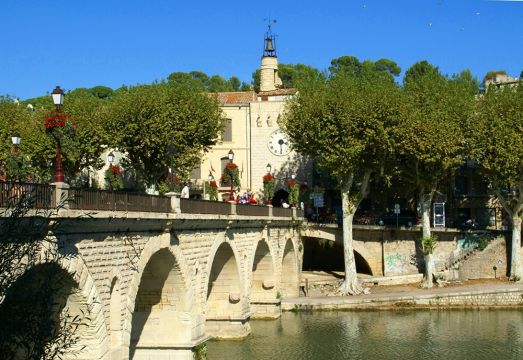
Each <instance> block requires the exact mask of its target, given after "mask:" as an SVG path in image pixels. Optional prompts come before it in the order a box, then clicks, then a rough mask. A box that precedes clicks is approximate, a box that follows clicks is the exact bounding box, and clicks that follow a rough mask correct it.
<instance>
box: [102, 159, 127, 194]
mask: <svg viewBox="0 0 523 360" xmlns="http://www.w3.org/2000/svg"><path fill="white" fill-rule="evenodd" d="M105 181H106V182H107V184H108V187H109V189H110V190H120V189H123V174H122V168H121V167H120V165H109V168H108V169H107V170H105Z"/></svg>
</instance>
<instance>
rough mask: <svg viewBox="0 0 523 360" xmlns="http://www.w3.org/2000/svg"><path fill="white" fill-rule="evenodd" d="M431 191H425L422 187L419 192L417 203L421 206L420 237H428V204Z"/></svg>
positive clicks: (430, 199) (430, 198)
mask: <svg viewBox="0 0 523 360" xmlns="http://www.w3.org/2000/svg"><path fill="white" fill-rule="evenodd" d="M433 194H434V192H433V191H431V192H430V193H425V190H424V189H421V191H420V193H419V203H420V206H421V231H422V237H424V238H425V237H430V205H431V204H432V195H433Z"/></svg>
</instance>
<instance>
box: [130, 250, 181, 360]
mask: <svg viewBox="0 0 523 360" xmlns="http://www.w3.org/2000/svg"><path fill="white" fill-rule="evenodd" d="M187 302H188V298H187V287H186V285H185V281H184V278H183V274H182V271H181V268H180V265H179V263H178V261H177V258H175V256H174V255H173V254H172V253H171V251H169V249H168V248H163V249H160V250H159V251H157V252H156V253H154V255H152V256H151V257H150V259H149V261H148V262H147V265H146V266H145V268H144V269H143V272H142V275H141V279H140V285H139V287H138V292H137V294H136V300H135V302H134V312H133V315H132V330H131V342H130V347H129V354H130V355H129V357H130V358H131V359H132V358H133V356H135V354H137V353H138V352H139V351H140V349H141V348H145V349H150V348H155V347H161V346H172V345H173V344H176V343H180V342H184V341H185V342H188V341H189V340H190V338H191V329H190V322H184V323H182V322H181V321H180V319H181V318H185V317H190V314H189V313H187V312H186V309H187V308H188V307H189V306H188V304H187ZM145 351H147V350H145Z"/></svg>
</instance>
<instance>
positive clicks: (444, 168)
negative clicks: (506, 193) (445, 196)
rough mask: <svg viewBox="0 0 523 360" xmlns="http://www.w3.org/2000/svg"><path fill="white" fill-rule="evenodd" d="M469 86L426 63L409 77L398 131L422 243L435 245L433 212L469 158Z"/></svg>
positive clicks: (428, 280)
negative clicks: (428, 241)
mask: <svg viewBox="0 0 523 360" xmlns="http://www.w3.org/2000/svg"><path fill="white" fill-rule="evenodd" d="M474 93H475V91H474V90H472V86H471V85H470V83H464V82H462V81H456V80H452V79H448V78H446V77H444V76H442V75H441V74H439V71H438V69H437V68H436V67H434V66H432V65H430V64H429V63H427V62H426V61H422V62H420V63H417V64H414V65H413V66H412V67H411V68H410V69H409V70H407V72H406V76H405V80H404V87H403V103H404V106H403V110H402V111H403V114H402V116H401V122H400V124H399V126H398V127H396V128H395V130H396V132H395V135H394V137H395V148H396V151H397V154H398V155H397V156H398V159H399V160H400V163H401V170H402V171H401V173H402V177H403V178H404V179H405V180H406V181H407V182H409V183H410V184H412V186H413V187H414V189H415V191H416V192H417V194H418V195H417V197H418V204H419V206H420V207H421V215H422V216H421V218H422V238H423V239H431V238H432V237H431V230H430V207H431V204H432V199H433V197H434V194H435V193H436V191H437V190H438V188H439V186H440V184H441V182H442V181H443V180H444V179H446V178H447V177H448V175H449V173H452V172H453V171H455V170H456V169H457V167H458V166H459V165H460V164H461V163H462V162H463V159H464V156H466V150H467V149H466V147H465V136H464V132H463V125H464V124H465V123H466V122H467V121H469V120H470V117H471V116H472V114H473V111H472V110H473V104H474V103H473V101H474ZM426 255H430V256H426V257H425V284H424V285H425V286H427V287H431V286H432V273H433V263H432V258H431V253H426Z"/></svg>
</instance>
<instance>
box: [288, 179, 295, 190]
mask: <svg viewBox="0 0 523 360" xmlns="http://www.w3.org/2000/svg"><path fill="white" fill-rule="evenodd" d="M297 183H298V182H297V181H296V179H290V180H289V181H287V186H288V187H289V189H291V188H292V187H293V186H294V185H296V184H297Z"/></svg>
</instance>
